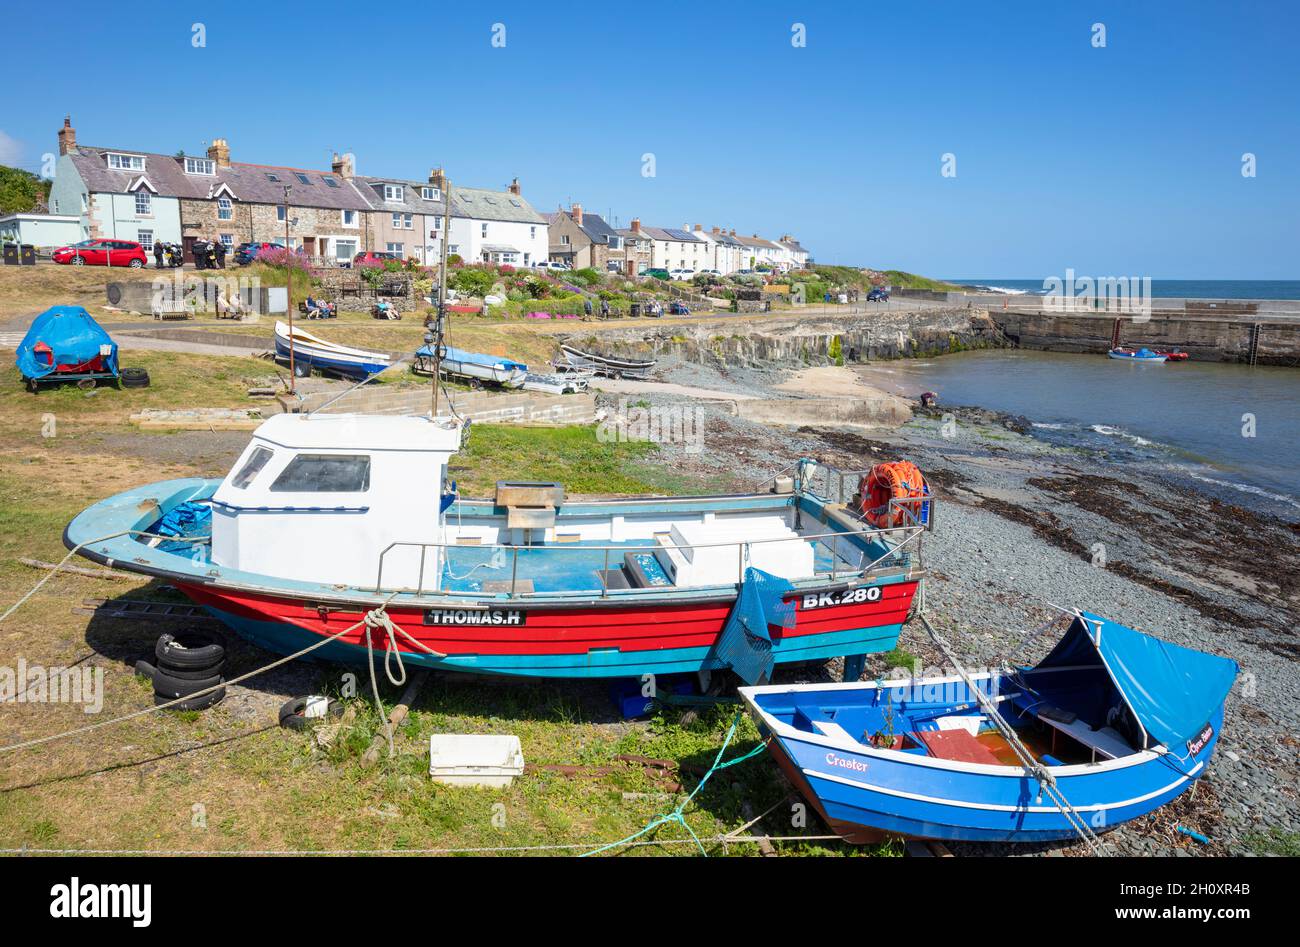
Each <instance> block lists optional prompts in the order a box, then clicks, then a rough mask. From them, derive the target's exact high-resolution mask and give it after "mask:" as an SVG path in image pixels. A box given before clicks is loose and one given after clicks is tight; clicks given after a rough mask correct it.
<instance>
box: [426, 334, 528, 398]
mask: <svg viewBox="0 0 1300 947" xmlns="http://www.w3.org/2000/svg"><path fill="white" fill-rule="evenodd" d="M415 356H416V361H415V370H416V371H417V372H420V373H422V374H431V373H432V372H433V361H434V358H433V356H434V352H433V347H432V346H429V345H424V346H421V347H420V348H419V349H417V350H416V352H415ZM439 369H440V370H441V371H443V372H445V373H447V374H449V375H460V376H462V377H464V378H468V379H469V380H470V382H471V383H481V382H490V383H492V384H495V385H501V386H502V387H504V388H518V387H520V386H521V385H523V383H524V381H525V380H526V379H527V377H528V366H527V365H525V364H524V363H523V362H516V361H514V360H512V359H508V358H504V357H502V356H500V355H484V354H483V353H481V352H469V351H466V350H465V349H458V348H455V347H453V346H450V345H444V346H443V347H442V359H441V360H440V363H439Z"/></svg>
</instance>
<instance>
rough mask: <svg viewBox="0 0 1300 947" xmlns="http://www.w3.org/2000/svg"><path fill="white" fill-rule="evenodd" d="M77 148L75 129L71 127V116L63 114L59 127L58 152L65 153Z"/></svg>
mask: <svg viewBox="0 0 1300 947" xmlns="http://www.w3.org/2000/svg"><path fill="white" fill-rule="evenodd" d="M76 150H77V131H76V129H74V128H73V127H72V116H71V115H65V116H63V127H62V128H60V129H59V154H61V155H66V154H67V153H68V152H70V151H76Z"/></svg>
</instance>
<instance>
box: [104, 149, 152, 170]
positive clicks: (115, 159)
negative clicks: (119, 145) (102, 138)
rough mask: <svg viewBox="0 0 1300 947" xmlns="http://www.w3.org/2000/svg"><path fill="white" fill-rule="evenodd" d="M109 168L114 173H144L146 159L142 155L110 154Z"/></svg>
mask: <svg viewBox="0 0 1300 947" xmlns="http://www.w3.org/2000/svg"><path fill="white" fill-rule="evenodd" d="M108 166H109V167H110V168H112V169H113V170H114V171H143V170H144V158H143V157H142V156H140V155H119V154H114V153H113V152H109V155H108Z"/></svg>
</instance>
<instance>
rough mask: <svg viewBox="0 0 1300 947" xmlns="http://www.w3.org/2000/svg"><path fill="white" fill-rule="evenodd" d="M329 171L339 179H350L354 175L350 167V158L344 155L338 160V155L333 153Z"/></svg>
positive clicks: (353, 170)
mask: <svg viewBox="0 0 1300 947" xmlns="http://www.w3.org/2000/svg"><path fill="white" fill-rule="evenodd" d="M330 170H331V171H333V172H334V173H335V174H337V175H338V176H339V177H341V178H344V179H348V178H351V177H352V175H353V174H354V173H355V169H354V168H353V167H352V156H351V155H344V156H343V157H341V158H340V157H339V153H338V152H337V151H336V152H334V160H333V161H332V162H330Z"/></svg>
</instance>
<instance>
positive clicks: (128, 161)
mask: <svg viewBox="0 0 1300 947" xmlns="http://www.w3.org/2000/svg"><path fill="white" fill-rule="evenodd" d="M58 138H59V159H58V162H57V164H56V165H55V175H54V182H53V185H52V187H51V191H50V210H51V212H52V213H54V214H60V215H65V214H66V215H77V216H79V218H80V222H81V223H80V226H81V230H82V236H83V237H105V238H109V239H112V238H118V239H122V240H132V241H138V242H139V243H141V244H143V245H144V247H145V249H146V250H151V249H152V248H153V244H154V243H155V242H156V241H166V242H168V243H180V244H182V245H183V246H184V247H185V251H186V259H187V260H192V259H193V255H192V251H191V248H192V245H193V243H194V242H195V241H196V240H201V239H203V240H210V239H219V240H221V241H222V242H223V243H225V244H226V245H227V246H231V247H233V246H236V245H238V244H240V243H243V242H245V241H269V242H273V243H280V244H285V245H287V246H289V247H291V248H293V249H301V250H302V251H303V253H305V254H306V255H307V256H309V257H312V258H313V259H315V260H317V261H318V262H324V263H340V264H342V263H350V262H351V261H352V258H353V257H354V256H356V254H357V253H358V252H360V251H362V250H387V251H391V252H395V253H398V254H400V255H401V256H402V257H404V258H408V259H409V258H415V259H417V260H420V261H422V262H426V263H433V262H436V261H437V259H438V257H439V255H440V253H441V244H440V238H441V228H442V219H443V213H444V210H445V208H444V205H443V200H444V192H445V182H444V179H443V175H442V171H441V170H438V169H435V170H434V171H433V172H431V173H430V175H429V178H428V180H426V181H407V180H400V179H395V178H379V177H362V176H358V175H357V174H356V173H355V169H354V167H353V159H352V157H351V156H346V155H345V156H343V157H340V156H339V155H337V154H336V155H335V156H334V160H333V162H332V164H331V166H330V169H329V170H328V171H319V170H312V169H307V168H294V167H288V166H282V165H267V164H246V163H242V162H236V161H233V160H231V151H230V145H229V143H228V142H227V141H226V139H224V138H216V139H213V141H212V143H211V145H210V146H209V147H208V149H207V151H206V153H205V154H204V156H202V157H195V156H192V155H186V154H184V153H182V152H178V153H176V154H174V155H162V154H154V153H151V152H146V151H137V150H131V149H119V148H100V147H89V146H86V145H78V144H77V140H76V132H75V130H74V129H73V128H72V122H71V119H65V120H64V124H63V128H61V129H60V130H59V135H58ZM451 230H452V234H451V241H450V245H449V247H448V251H449V252H450V253H459V254H460V255H461V257H462V258H463V259H465V260H466V261H467V262H480V261H481V262H492V263H513V264H517V265H521V266H528V265H531V264H532V263H534V262H536V261H538V260H544V259H546V254H547V233H546V220H545V219H544V218H543V217H542V216H541V215H540V214H538V213H537V212H536V211H535V210H533V208H532V207H531V206H530V205H529V204H528V202H527V201H526V200H524V198H523V196H522V194H521V193H520V186H519V180H518V179H517V178H516V179H515V181H514V182H513V183H512V184H511V185H510V187H509V188H508V189H506V190H505V191H492V190H485V189H482V188H468V187H454V188H453V193H452V228H451Z"/></svg>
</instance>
